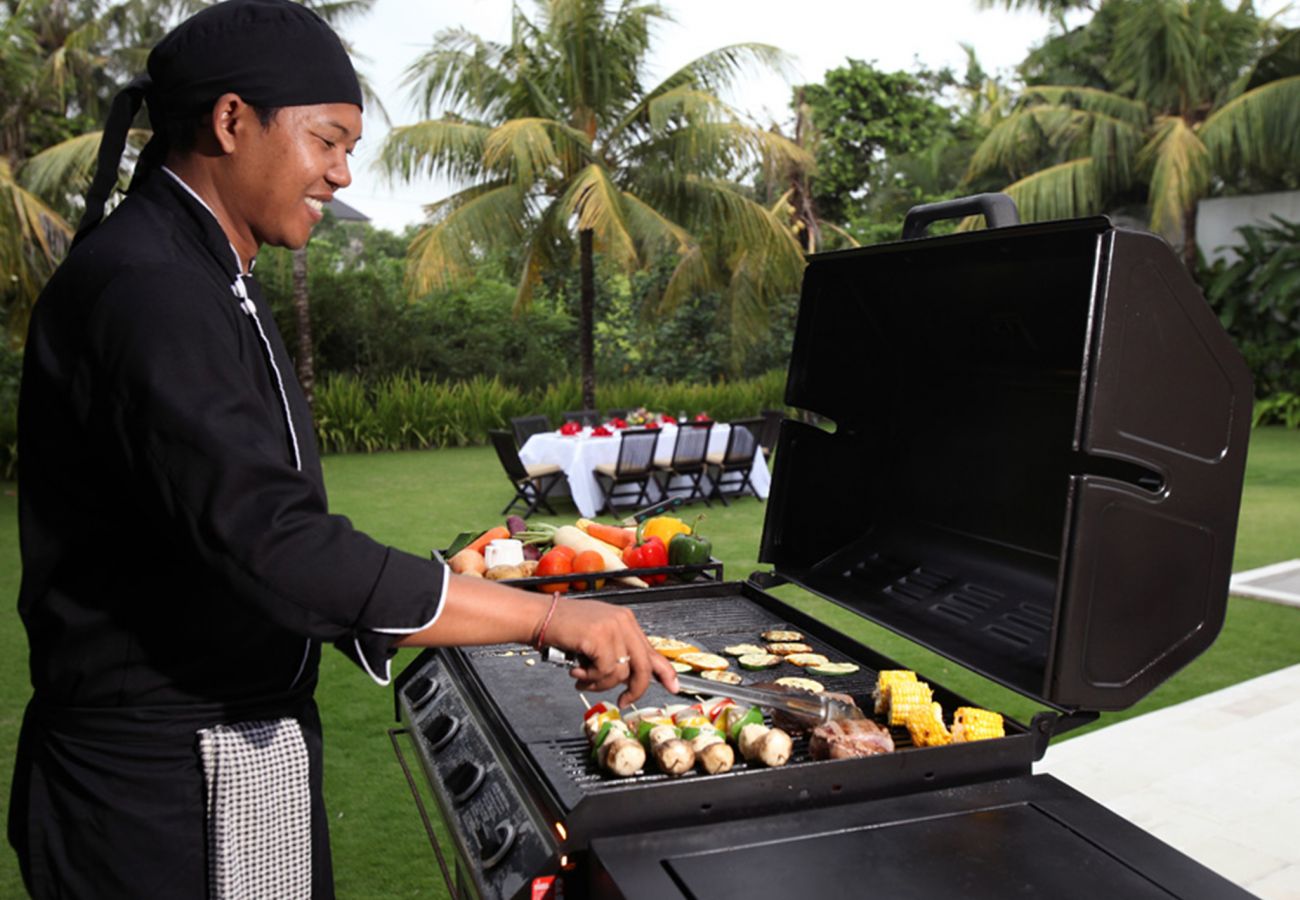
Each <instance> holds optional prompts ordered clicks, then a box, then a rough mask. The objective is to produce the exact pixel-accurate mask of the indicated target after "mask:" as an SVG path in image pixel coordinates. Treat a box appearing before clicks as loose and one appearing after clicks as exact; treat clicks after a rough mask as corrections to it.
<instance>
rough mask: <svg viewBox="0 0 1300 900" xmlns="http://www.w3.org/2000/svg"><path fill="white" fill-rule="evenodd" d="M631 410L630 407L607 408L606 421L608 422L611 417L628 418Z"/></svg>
mask: <svg viewBox="0 0 1300 900" xmlns="http://www.w3.org/2000/svg"><path fill="white" fill-rule="evenodd" d="M631 411H632V410H630V409H618V408H615V409H607V410H605V421H606V422H608V421H609V420H610V419H626V418H627V414H628V413H630V412H631Z"/></svg>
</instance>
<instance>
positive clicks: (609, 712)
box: [582, 702, 645, 778]
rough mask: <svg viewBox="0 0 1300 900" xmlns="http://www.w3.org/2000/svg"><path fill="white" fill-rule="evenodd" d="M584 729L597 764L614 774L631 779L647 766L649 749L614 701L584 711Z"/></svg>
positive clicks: (598, 704)
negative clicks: (639, 738) (646, 754)
mask: <svg viewBox="0 0 1300 900" xmlns="http://www.w3.org/2000/svg"><path fill="white" fill-rule="evenodd" d="M582 730H583V733H584V734H585V735H586V736H587V740H588V741H590V743H591V748H592V749H591V752H592V756H593V757H594V758H595V760H596V763H597V764H598V765H599V766H600V767H601V768H603V769H605V770H606V771H608V772H609V773H610V774H612V775H617V776H618V777H620V778H627V777H628V776H630V775H635V774H636V773H637V772H638V771H640V769H641V768H642V767H643V766H644V765H645V748H644V747H642V746H641V742H640V741H637V740H636V739H634V738H633V737H632V732H631V729H629V728H628V725H627V723H626V722H624V721H623V719H622V717H621V716H620V715H619V711H618V707H617V706H615V705H614V704H612V703H605V702H601V703H597V704H596V705H595V706H592V707H591V708H590V709H588V710H587V711H586V713H584V714H583V720H582Z"/></svg>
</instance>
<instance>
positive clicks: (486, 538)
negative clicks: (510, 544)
mask: <svg viewBox="0 0 1300 900" xmlns="http://www.w3.org/2000/svg"><path fill="white" fill-rule="evenodd" d="M508 537H510V529H509V528H507V527H506V526H504V525H498V526H496V527H495V528H489V529H488V530H487V531H485V532H483V533H482V534H480V535H479V536H478V537H476V538H475V539H474V540H473V541H471V542H470V544H469V546H468V548H467V549H469V550H476V551H478V552H479V553H482V552H483V551H484V550H486V549H487V545H488V544H490V543H492V542H493V541H499V540H502V539H504V538H508Z"/></svg>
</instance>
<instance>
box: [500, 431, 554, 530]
mask: <svg viewBox="0 0 1300 900" xmlns="http://www.w3.org/2000/svg"><path fill="white" fill-rule="evenodd" d="M488 434H489V435H491V436H492V446H493V447H495V448H496V451H497V458H498V459H500V460H501V467H502V468H503V469H505V470H506V477H507V478H509V479H510V483H511V484H513V485H514V486H515V495H514V497H512V498H511V500H510V502H509V503H507V504H506V508H505V509H503V510H501V515H503V516H504V515H509V513H510V510H512V509H514V506H515V504H516V503H522V504H524V506H525V507H526V509H525V511H524V513H523V517H524V518H525V519H526V518H528V517H529V516H531V515H532V514H533V513H535V512H537V509H538V507H541V508H542V509H545V510H546V511H547V512H548V513H549V514H550V515H555V510H554V509H552V508H551V504H550V503H549V502H547V500H546V495H547V494H549V493H550V492H551V488H553V487H555V484H556V482H558V481H559V480H560V479H561V478H563V477H564V472H563V470H561V469H560V467H559V466H556V465H537V466H528V465H524V461H523V460H522V459H520V458H519V450H518V448H516V447H515V439H514V436H513V435H512V434H511V433H510V432H508V431H505V430H503V429H493V430H491V431H489V432H488Z"/></svg>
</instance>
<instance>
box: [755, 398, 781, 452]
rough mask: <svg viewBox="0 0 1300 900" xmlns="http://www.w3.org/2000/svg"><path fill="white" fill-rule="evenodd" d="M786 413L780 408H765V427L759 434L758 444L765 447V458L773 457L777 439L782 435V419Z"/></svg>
mask: <svg viewBox="0 0 1300 900" xmlns="http://www.w3.org/2000/svg"><path fill="white" fill-rule="evenodd" d="M784 418H785V413H784V412H782V411H781V410H779V409H765V410H763V429H762V432H761V433H760V434H759V435H758V446H759V447H761V448H763V458H764V459H771V458H772V451H773V450H775V449H776V439H777V438H778V437H780V436H781V420H782V419H784Z"/></svg>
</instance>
